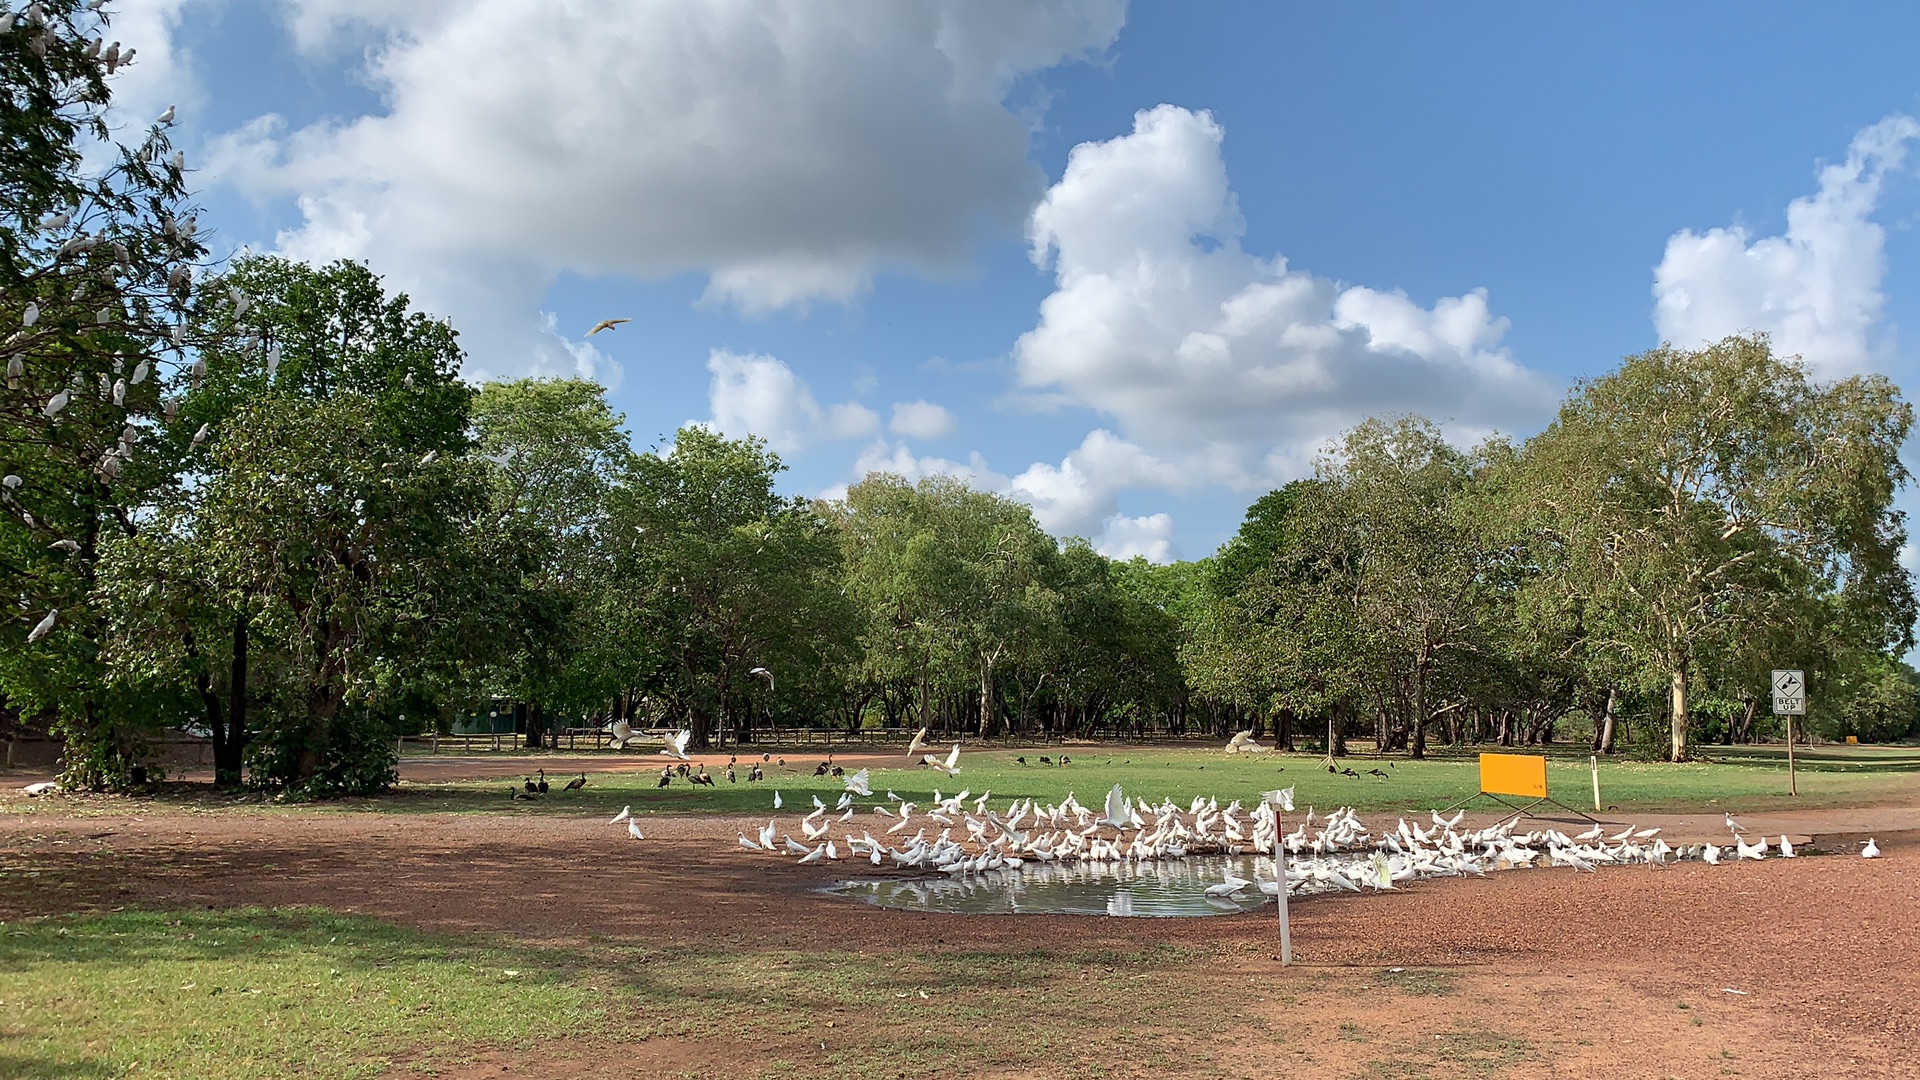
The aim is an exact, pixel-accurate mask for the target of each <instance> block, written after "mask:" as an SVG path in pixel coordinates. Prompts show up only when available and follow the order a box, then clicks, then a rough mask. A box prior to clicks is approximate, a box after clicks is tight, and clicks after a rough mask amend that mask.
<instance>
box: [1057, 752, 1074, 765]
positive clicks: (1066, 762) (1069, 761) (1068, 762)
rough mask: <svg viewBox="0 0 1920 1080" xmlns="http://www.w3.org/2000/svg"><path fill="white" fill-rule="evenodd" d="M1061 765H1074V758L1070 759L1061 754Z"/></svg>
mask: <svg viewBox="0 0 1920 1080" xmlns="http://www.w3.org/2000/svg"><path fill="white" fill-rule="evenodd" d="M1060 764H1062V765H1071V764H1073V759H1072V758H1070V757H1068V756H1067V755H1065V754H1061V755H1060Z"/></svg>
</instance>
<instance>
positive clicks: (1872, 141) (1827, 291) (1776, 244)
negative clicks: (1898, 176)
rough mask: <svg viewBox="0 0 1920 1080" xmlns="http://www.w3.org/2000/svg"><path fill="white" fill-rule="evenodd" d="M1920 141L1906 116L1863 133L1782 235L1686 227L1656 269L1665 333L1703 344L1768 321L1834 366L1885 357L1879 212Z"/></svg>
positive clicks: (1785, 339) (1808, 354) (1783, 340)
mask: <svg viewBox="0 0 1920 1080" xmlns="http://www.w3.org/2000/svg"><path fill="white" fill-rule="evenodd" d="M1915 138H1920V122H1916V121H1915V120H1914V119H1913V118H1912V117H1909V116H1903V115H1899V114H1895V115H1893V116H1889V117H1887V118H1886V119H1884V120H1882V121H1880V122H1879V123H1877V124H1874V125H1872V126H1871V127H1867V128H1865V129H1863V130H1861V131H1860V132H1859V133H1858V134H1856V135H1855V136H1854V137H1853V141H1852V143H1851V144H1850V145H1849V146H1848V147H1847V157H1846V160H1845V161H1841V162H1838V163H1835V164H1831V165H1828V166H1826V167H1825V168H1823V169H1821V170H1820V174H1819V176H1820V187H1819V190H1818V191H1816V192H1815V193H1814V194H1812V195H1809V196H1804V197H1802V198H1798V199H1795V200H1793V202H1792V203H1790V204H1789V205H1788V206H1787V230H1786V232H1785V233H1784V234H1783V235H1780V236H1765V237H1760V238H1758V239H1755V238H1754V237H1753V236H1752V235H1751V234H1750V233H1749V232H1748V230H1747V229H1746V228H1744V227H1743V226H1739V225H1732V226H1728V227H1725V228H1717V229H1709V230H1707V231H1706V232H1705V233H1696V232H1694V231H1692V230H1691V229H1684V230H1682V231H1680V232H1678V233H1675V234H1674V235H1673V236H1672V238H1670V239H1669V240H1668V241H1667V249H1666V253H1665V255H1664V256H1663V257H1662V258H1661V260H1660V265H1659V266H1658V267H1656V268H1655V269H1654V284H1653V296H1654V313H1653V320H1654V326H1655V328H1656V329H1657V330H1658V331H1659V334H1660V337H1661V338H1662V339H1663V340H1666V341H1671V342H1673V343H1674V344H1675V345H1678V346H1681V347H1683V348H1695V347H1698V346H1699V345H1700V344H1702V343H1704V342H1708V341H1717V340H1719V339H1720V338H1723V337H1726V336H1727V335H1729V334H1737V333H1742V332H1745V331H1749V330H1763V331H1766V332H1768V333H1770V334H1772V335H1773V343H1774V347H1775V349H1776V351H1778V352H1781V353H1786V354H1798V355H1800V356H1802V357H1804V358H1805V359H1806V361H1807V363H1808V364H1809V365H1811V366H1812V367H1813V368H1814V370H1815V371H1817V372H1819V373H1820V374H1823V375H1837V374H1846V373H1850V372H1857V371H1863V370H1870V369H1872V368H1874V367H1876V366H1878V365H1877V363H1876V360H1877V358H1878V356H1879V355H1880V354H1881V353H1882V352H1883V351H1884V348H1885V343H1883V342H1881V341H1878V340H1876V331H1877V330H1878V327H1879V323H1880V319H1881V315H1882V311H1883V308H1884V306H1885V301H1886V298H1885V296H1884V295H1883V294H1882V293H1881V291H1880V282H1881V279H1882V277H1884V276H1885V274H1886V269H1887V265H1886V253H1885V243H1886V233H1885V231H1884V230H1883V229H1881V227H1880V226H1879V225H1878V224H1876V223H1875V222H1874V221H1873V220H1872V214H1873V211H1874V208H1875V206H1876V205H1877V204H1878V203H1879V200H1880V191H1881V187H1882V186H1883V184H1884V182H1885V180H1886V177H1887V174H1889V173H1892V172H1896V171H1898V170H1899V169H1900V168H1901V167H1902V166H1903V165H1904V164H1905V162H1906V158H1907V151H1908V149H1909V148H1910V146H1911V144H1912V143H1913V140H1914V139H1915Z"/></svg>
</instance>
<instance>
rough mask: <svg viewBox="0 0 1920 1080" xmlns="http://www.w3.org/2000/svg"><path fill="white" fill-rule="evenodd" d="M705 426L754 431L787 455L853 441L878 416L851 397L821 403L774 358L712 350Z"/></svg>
mask: <svg viewBox="0 0 1920 1080" xmlns="http://www.w3.org/2000/svg"><path fill="white" fill-rule="evenodd" d="M707 370H708V371H709V372H712V373H713V379H712V381H711V382H710V383H709V384H708V388H707V405H708V407H709V408H710V409H712V411H713V419H712V420H711V424H712V426H713V428H714V429H715V430H716V431H719V432H720V433H721V434H723V435H727V436H729V437H731V438H739V437H741V436H743V435H758V436H760V437H761V438H763V439H765V440H767V446H768V447H769V448H771V449H772V450H774V451H776V452H778V453H782V454H792V453H797V452H798V451H801V450H804V449H806V448H807V447H808V446H810V445H813V444H815V443H819V442H826V441H832V440H835V439H856V438H863V437H865V436H868V435H872V434H873V433H874V432H876V431H878V430H879V429H880V417H879V416H878V415H877V414H876V413H875V412H874V411H873V410H872V409H869V408H867V407H866V406H865V405H862V404H860V403H859V402H856V401H847V402H842V403H840V404H837V405H828V406H824V407H823V406H821V404H820V403H819V402H818V401H817V400H815V398H814V396H813V391H812V389H810V388H809V387H808V386H807V383H806V381H805V380H804V379H802V378H800V376H799V375H797V374H795V373H794V370H793V369H792V368H790V367H788V366H787V365H786V363H785V362H783V361H781V360H779V359H778V358H776V357H772V356H764V355H760V354H758V353H750V354H741V353H734V352H728V351H727V350H725V349H715V350H713V351H712V352H711V353H709V354H708V356H707Z"/></svg>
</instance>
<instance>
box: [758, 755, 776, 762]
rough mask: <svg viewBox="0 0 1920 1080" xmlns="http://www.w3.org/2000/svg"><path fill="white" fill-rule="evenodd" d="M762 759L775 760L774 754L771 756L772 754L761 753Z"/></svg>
mask: <svg viewBox="0 0 1920 1080" xmlns="http://www.w3.org/2000/svg"><path fill="white" fill-rule="evenodd" d="M760 760H761V761H772V760H773V758H772V756H771V755H768V754H761V755H760Z"/></svg>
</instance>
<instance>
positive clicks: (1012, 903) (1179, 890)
mask: <svg viewBox="0 0 1920 1080" xmlns="http://www.w3.org/2000/svg"><path fill="white" fill-rule="evenodd" d="M1229 872H1231V873H1232V874H1233V876H1235V877H1239V878H1247V879H1250V880H1266V881H1269V882H1271V881H1272V880H1273V863H1272V861H1271V860H1269V859H1264V858H1248V857H1244V856H1241V857H1228V856H1216V857H1211V858H1189V859H1178V860H1168V861H1164V862H1157V863H1140V864H1136V863H1087V862H1080V863H1073V864H1069V865H1062V864H1060V863H1038V864H1030V865H1028V866H1025V867H1022V868H1021V869H1018V870H988V871H985V872H983V873H978V874H968V875H965V876H962V877H948V876H946V875H940V876H937V877H916V878H883V879H867V880H864V881H848V882H844V883H842V884H840V885H837V886H835V887H833V888H831V889H828V890H826V891H828V892H831V893H834V894H836V895H839V896H849V897H854V898H857V899H861V900H865V901H867V902H868V903H871V904H878V905H880V906H881V907H889V908H901V909H904V910H907V911H941V912H948V913H951V914H958V915H1115V916H1135V917H1143V918H1152V917H1159V918H1167V917H1178V916H1194V915H1231V914H1233V913H1234V912H1238V911H1249V910H1252V909H1253V908H1257V907H1259V906H1260V905H1262V904H1264V903H1266V902H1267V900H1268V897H1267V896H1265V895H1264V894H1262V893H1261V892H1260V891H1259V889H1258V887H1257V886H1254V885H1249V886H1247V887H1246V888H1245V889H1242V890H1241V891H1240V892H1238V893H1235V894H1233V895H1232V896H1208V895H1207V894H1206V889H1207V886H1209V885H1218V884H1220V883H1221V882H1222V881H1224V880H1225V879H1226V876H1227V874H1228V873H1229Z"/></svg>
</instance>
